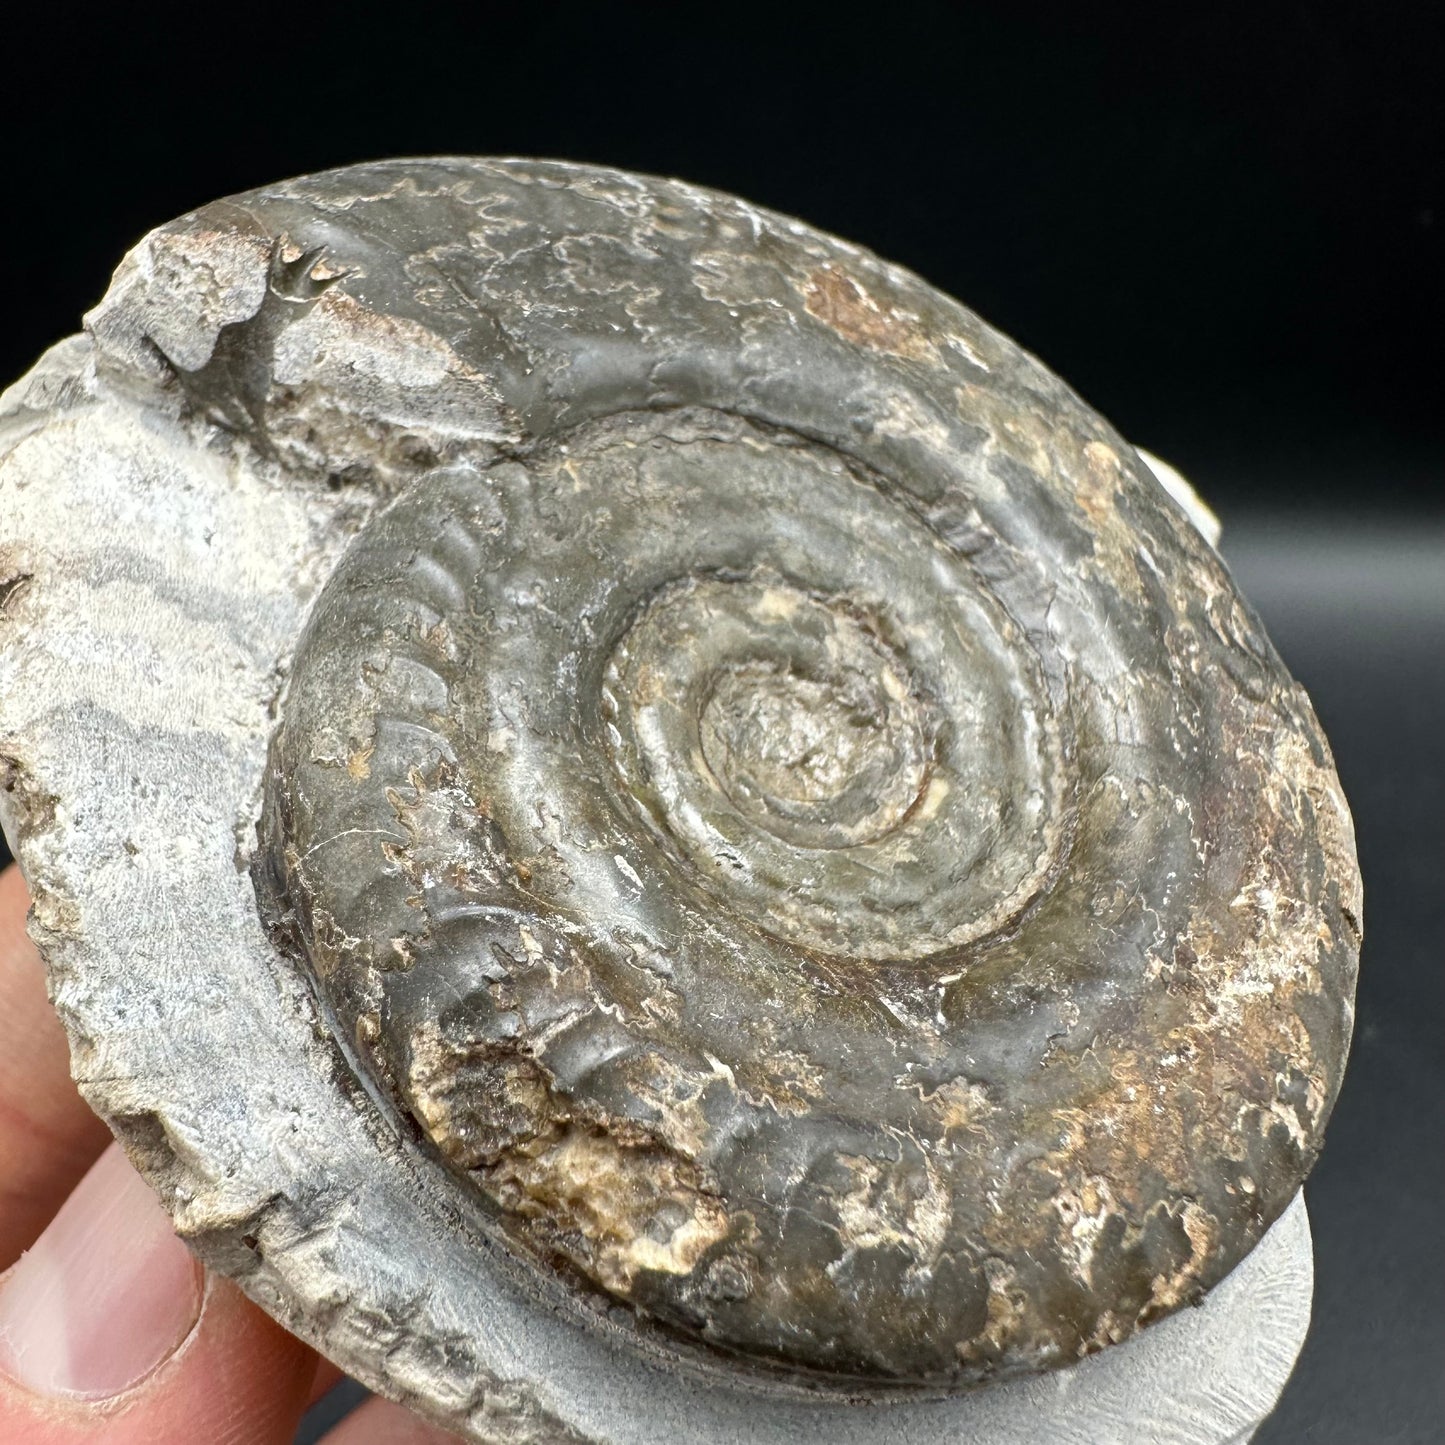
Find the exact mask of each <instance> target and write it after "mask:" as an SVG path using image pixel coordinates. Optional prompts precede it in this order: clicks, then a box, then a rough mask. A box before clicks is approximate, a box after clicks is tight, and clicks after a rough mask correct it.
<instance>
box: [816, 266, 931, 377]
mask: <svg viewBox="0 0 1445 1445" xmlns="http://www.w3.org/2000/svg"><path fill="white" fill-rule="evenodd" d="M803 303H804V305H805V306H806V307H807V310H808V314H809V315H811V316H816V317H817V318H818V320H819V321H821V322H822V323H823V324H824V325H825V326H828V327H831V328H832V329H833V330H834V331H836V332H837V333H838V335H839V336H841V337H842V338H843V339H844V340H845V341H851V342H852V343H853V345H855V346H866V347H868V348H869V349H870V350H872V351H883V352H887V353H888V354H889V355H890V356H903V357H907V358H908V359H909V360H911V361H930V362H937V360H938V351H937V349H936V348H935V347H934V345H933V343H932V342H931V341H930V340H929V339H928V338H927V336H925V335H924V334H923V332H922V331H921V330H920V329H919V326H918V322H917V318H916V317H914V316H910V315H909V314H908V313H907V312H904V311H900V310H899V309H898V308H897V307H896V306H889V307H887V308H885V307H883V306H880V305H879V304H878V302H877V301H876V300H875V299H874V298H873V297H872V296H870V295H869V294H868V292H867V291H865V290H864V289H863V286H862V284H861V283H860V282H858V281H856V280H855V279H854V278H853V277H852V276H849V275H848V274H847V273H846V272H844V271H841V270H839V269H838V267H836V266H834V265H832V264H831V263H830V264H828V265H826V266H820V267H818V269H817V270H816V271H814V272H813V274H812V275H811V276H810V277H809V278H808V284H807V286H806V287H804V289H803Z"/></svg>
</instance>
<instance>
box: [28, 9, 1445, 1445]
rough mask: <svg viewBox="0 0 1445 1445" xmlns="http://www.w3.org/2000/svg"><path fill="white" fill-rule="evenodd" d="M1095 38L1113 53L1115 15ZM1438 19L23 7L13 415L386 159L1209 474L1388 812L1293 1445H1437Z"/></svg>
mask: <svg viewBox="0 0 1445 1445" xmlns="http://www.w3.org/2000/svg"><path fill="white" fill-rule="evenodd" d="M1096 11H1102V12H1103V13H1094V12H1096ZM1438 15H1439V7H1438V6H1436V5H1433V4H1426V3H1419V4H1415V5H1405V4H1398V3H1388V0H1376V3H1372V4H1368V5H1365V4H1331V5H1324V4H1314V3H1309V4H1306V3H1288V4H1284V3H1282V4H1260V3H1258V0H1256V3H1250V4H1229V3H1216V4H1212V5H1209V6H1203V5H1188V6H1170V5H1156V6H1154V7H1152V8H1150V9H1147V10H1146V9H1143V8H1140V9H1138V10H1137V11H1134V10H1133V8H1132V7H1119V6H1107V7H1095V6H1087V5H1079V4H1077V3H1075V4H1071V5H1068V6H1064V5H1053V4H1037V3H1036V4H1024V3H1018V4H1015V5H1012V6H1005V5H1003V4H975V5H929V4H914V5H908V4H901V3H889V4H884V5H878V6H875V7H870V8H867V9H860V8H849V7H845V6H834V7H832V8H830V9H812V8H803V7H798V6H791V7H790V6H787V5H785V4H781V3H778V4H775V5H774V6H772V7H771V8H770V9H766V10H763V9H751V8H747V7H741V6H719V5H716V4H713V5H706V6H702V5H688V6H677V5H671V6H661V5H658V6H610V7H609V6H605V5H594V6H591V7H588V8H580V7H572V6H566V5H557V4H545V3H531V4H522V5H515V6H510V5H509V6H501V5H487V4H473V5H469V6H465V7H462V6H458V7H455V8H447V7H440V6H435V5H426V4H406V5H403V4H396V5H395V6H393V7H390V8H389V10H388V9H381V8H379V9H374V10H370V11H368V10H366V9H364V8H363V7H360V6H357V5H354V4H351V5H346V4H337V5H333V6H332V7H330V8H329V9H328V8H326V7H320V6H313V5H307V4H304V3H296V4H290V5H278V4H273V3H266V0H250V3H248V4H246V5H245V6H222V7H217V8H216V10H215V12H214V13H212V14H208V13H207V12H206V11H205V10H204V9H203V8H202V4H201V0H195V3H193V4H191V5H189V6H184V7H182V6H167V5H146V6H109V7H106V8H105V9H101V8H100V7H99V6H96V7H90V8H82V7H77V6H74V5H66V4H51V5H50V6H49V7H48V8H46V7H40V6H35V7H30V6H27V7H25V8H23V9H21V8H20V7H9V8H8V9H7V13H6V14H5V17H4V21H3V29H4V33H3V37H0V41H3V65H4V71H5V73H4V76H3V84H0V124H3V132H0V133H3V136H4V141H5V153H4V154H5V159H4V184H3V195H4V198H5V199H4V205H3V210H0V216H3V220H4V225H3V229H0V262H3V274H4V275H5V276H7V277H8V278H9V284H8V286H7V287H6V290H5V299H4V312H3V315H4V324H3V326H0V378H3V379H8V378H9V377H12V376H15V375H18V374H19V373H20V372H21V371H22V370H23V369H24V368H25V367H26V366H27V365H28V364H29V362H30V361H31V360H32V359H33V357H34V356H35V355H36V354H37V353H38V352H39V351H40V350H41V349H42V348H43V347H44V346H45V345H47V344H48V343H50V342H51V341H53V340H55V339H57V338H59V337H60V336H62V335H65V334H66V333H67V332H69V331H71V330H73V329H75V327H76V324H77V321H78V318H79V315H80V313H81V312H82V311H83V310H84V309H85V308H86V307H88V306H89V305H90V304H92V303H93V302H94V301H95V300H96V299H97V298H98V297H99V296H100V294H101V292H102V291H103V290H104V288H105V284H106V280H107V277H108V275H109V273H110V270H111V268H112V267H113V266H114V265H115V263H116V262H117V261H118V260H119V258H120V256H121V254H122V253H123V251H124V250H125V249H126V248H127V247H128V246H129V245H130V244H131V243H132V242H133V241H134V240H135V239H136V238H137V237H138V236H139V235H140V234H141V233H142V232H143V231H145V230H146V229H148V228H149V227H150V226H152V225H155V224H157V223H159V222H160V221H163V220H166V219H168V218H169V217H171V216H173V215H175V214H178V213H180V212H182V211H184V210H187V209H188V208H190V207H192V206H194V205H197V204H200V203H201V202H203V201H206V200H209V199H211V198H213V197H215V196H218V195H221V194H224V193H227V192H230V191H236V190H241V189H244V188H246V187H249V186H254V185H257V184H260V183H262V182H265V181H268V180H273V179H276V178H278V177H281V176H284V175H290V174H294V173H297V172H300V171H305V170H310V169H317V168H321V167H324V166H330V165H337V164H342V163H345V162H347V161H354V160H361V159H368V158H374V157H379V156H386V155H401V154H423V153H437V152H474V153H491V154H523V155H550V156H561V157H566V158H570V159H577V160H590V161H598V162H603V163H607V164H613V165H620V166H626V167H632V168H635V169H640V170H646V171H654V172H662V173H667V174H673V175H680V176H683V177H686V178H687V179H690V180H694V181H698V182H702V183H705V184H708V185H713V186H718V187H721V188H724V189H727V190H732V191H736V192H739V193H741V194H743V195H746V196H748V197H749V198H751V199H753V200H756V201H760V202H762V203H764V204H766V205H769V206H772V207H774V208H776V209H779V210H783V211H788V212H792V213H794V214H796V215H799V216H802V217H804V218H806V219H807V220H809V221H811V222H814V223H815V224H818V225H821V226H823V227H825V228H826V229H829V230H833V231H836V232H839V233H841V234H843V235H845V236H848V237H850V238H852V239H855V240H858V241H861V242H863V243H865V244H867V245H869V246H871V247H873V248H874V249H875V250H878V251H880V252H881V253H883V254H884V255H886V256H888V257H890V258H891V259H893V260H897V261H901V262H903V263H905V264H906V265H908V266H911V267H912V268H913V269H915V270H916V271H918V272H920V273H921V274H922V275H924V276H925V277H927V278H928V279H929V280H930V281H932V282H934V283H935V284H937V285H939V286H941V287H942V288H943V289H945V290H947V291H950V292H952V293H954V294H955V295H957V296H959V297H960V298H961V299H963V300H964V301H966V302H967V303H968V304H969V305H971V306H973V307H974V308H975V309H976V310H978V311H979V312H981V313H982V314H983V315H984V316H985V317H987V318H988V319H989V320H991V321H992V322H994V323H995V324H996V325H999V326H1001V327H1002V328H1003V329H1004V330H1005V331H1007V332H1009V333H1010V334H1012V335H1013V336H1015V337H1016V338H1017V339H1018V340H1020V341H1021V342H1022V343H1023V344H1024V345H1026V346H1028V347H1029V348H1030V349H1031V350H1033V351H1035V352H1037V353H1038V354H1039V355H1040V356H1042V357H1043V358H1044V359H1045V361H1047V362H1048V363H1049V364H1050V365H1051V366H1052V367H1053V368H1054V369H1055V370H1056V371H1058V372H1060V373H1061V374H1062V375H1063V376H1065V377H1066V378H1067V379H1068V380H1069V381H1070V382H1071V383H1072V384H1073V385H1074V386H1075V387H1076V388H1077V389H1078V390H1079V391H1080V392H1082V394H1083V395H1084V396H1085V397H1086V398H1087V399H1088V400H1089V401H1091V402H1092V403H1093V404H1094V405H1096V406H1097V407H1098V408H1099V409H1100V410H1101V411H1103V412H1104V413H1105V414H1106V415H1107V416H1109V417H1110V418H1111V420H1113V421H1114V422H1115V423H1116V424H1117V425H1118V426H1119V427H1120V429H1121V430H1122V431H1123V432H1124V433H1125V434H1126V435H1128V436H1129V437H1131V438H1132V439H1134V440H1135V441H1137V442H1139V443H1141V444H1143V445H1145V446H1147V447H1149V448H1151V449H1152V450H1154V451H1156V452H1158V453H1159V454H1161V455H1162V456H1164V457H1166V458H1168V459H1170V460H1172V461H1174V462H1175V463H1176V464H1178V465H1179V466H1180V467H1181V468H1183V469H1184V470H1185V471H1186V472H1187V473H1188V474H1189V475H1191V476H1192V477H1193V479H1194V480H1195V482H1196V484H1197V485H1198V486H1199V487H1200V489H1201V490H1202V491H1203V492H1204V493H1205V494H1206V496H1208V497H1209V499H1210V500H1211V501H1212V502H1213V503H1214V504H1215V506H1216V507H1217V509H1218V510H1219V511H1220V512H1221V513H1222V515H1223V517H1224V521H1225V544H1224V545H1225V552H1226V555H1227V557H1228V558H1229V560H1230V561H1231V564H1232V565H1233V567H1234V569H1235V572H1236V575H1237V576H1238V577H1239V579H1240V581H1241V584H1242V585H1243V586H1244V588H1245V590H1246V591H1247V592H1248V593H1249V594H1250V596H1251V597H1252V598H1253V599H1254V601H1255V602H1256V603H1257V605H1258V606H1259V608H1260V610H1261V612H1262V613H1263V615H1264V618H1265V621H1266V623H1267V624H1268V625H1269V627H1270V630H1271V632H1272V634H1273V635H1274V637H1275V640H1276V642H1277V643H1278V644H1279V646H1280V648H1281V650H1282V651H1283V653H1284V654H1285V657H1286V659H1287V660H1288V661H1289V662H1290V663H1291V665H1292V666H1293V667H1294V669H1295V671H1296V672H1297V674H1298V675H1299V676H1300V677H1301V679H1302V680H1303V681H1304V682H1305V684H1306V686H1308V687H1309V689H1310V691H1311V693H1312V695H1313V696H1314V698H1315V701H1316V704H1317V706H1318V709H1319V711H1320V714H1321V717H1322V719H1323V721H1324V724H1325V727H1326V730H1327V731H1328V732H1329V734H1330V736H1331V738H1332V740H1333V742H1334V744H1335V747H1336V752H1337V756H1338V761H1339V766H1340V772H1341V776H1342V778H1343V780H1344V783H1345V787H1346V790H1347V792H1348V793H1349V795H1350V797H1351V800H1352V803H1353V804H1354V807H1355V811H1356V818H1357V823H1358V827H1359V837H1360V845H1361V853H1362V858H1363V864H1364V870H1365V879H1366V929H1367V935H1368V936H1367V942H1366V946H1365V955H1364V961H1363V969H1362V974H1361V983H1360V999H1359V1027H1358V1031H1357V1038H1356V1046H1355V1051H1354V1056H1353V1060H1352V1063H1351V1068H1350V1073H1349V1076H1348V1078H1347V1081H1346V1085H1345V1090H1344V1094H1343V1095H1342V1098H1341V1102H1340V1105H1339V1108H1338V1111H1337V1113H1336V1116H1335V1120H1334V1122H1333V1124H1332V1126H1331V1137H1330V1140H1329V1143H1328V1147H1327V1149H1326V1152H1325V1157H1324V1160H1323V1162H1322V1164H1321V1165H1320V1168H1319V1169H1318V1171H1317V1172H1316V1174H1315V1176H1314V1177H1313V1179H1312V1181H1311V1185H1310V1190H1309V1197H1310V1204H1311V1211H1312V1216H1313V1219H1314V1224H1315V1229H1316V1238H1317V1251H1318V1290H1317V1297H1316V1317H1315V1324H1314V1328H1313V1331H1312V1335H1311V1340H1310V1343H1309V1345H1308V1346H1307V1348H1306V1351H1305V1355H1304V1358H1303V1361H1302V1363H1301V1366H1300V1369H1299V1371H1298V1372H1297V1374H1296V1377H1295V1380H1294V1381H1293V1382H1292V1384H1291V1386H1290V1388H1289V1390H1288V1391H1287V1392H1286V1396H1285V1400H1284V1402H1283V1404H1282V1406H1281V1408H1280V1410H1279V1412H1278V1414H1277V1416H1276V1418H1275V1419H1274V1420H1273V1421H1272V1422H1271V1423H1270V1424H1269V1425H1268V1426H1267V1427H1266V1428H1265V1430H1264V1431H1263V1432H1262V1434H1261V1437H1260V1438H1261V1441H1262V1442H1265V1441H1267V1442H1270V1445H1292V1442H1305V1441H1307V1442H1316V1445H1407V1442H1408V1445H1417V1442H1418V1445H1427V1442H1438V1441H1439V1440H1441V1439H1442V1438H1445V1306H1442V1304H1441V1303H1440V1301H1441V1298H1442V1290H1445V1247H1442V1242H1441V1241H1442V1235H1445V1230H1442V1222H1445V1221H1442V1217H1441V1201H1442V1199H1445V1163H1442V1160H1445V1149H1442V1144H1445V1063H1442V1047H1441V1043H1440V1039H1441V1029H1442V1024H1445V981H1442V980H1445V970H1442V967H1441V964H1442V961H1445V960H1442V938H1445V848H1442V843H1441V826H1440V818H1441V816H1442V813H1445V781H1442V767H1441V763H1440V737H1441V714H1442V708H1445V683H1442V666H1441V665H1442V662H1445V405H1442V403H1441V395H1440V393H1441V383H1442V380H1445V366H1442V351H1445V345H1442V336H1445V285H1442V280H1441V277H1442V261H1445V248H1442V234H1445V195H1442V179H1445V45H1442V33H1441V22H1440V20H1439V18H1438Z"/></svg>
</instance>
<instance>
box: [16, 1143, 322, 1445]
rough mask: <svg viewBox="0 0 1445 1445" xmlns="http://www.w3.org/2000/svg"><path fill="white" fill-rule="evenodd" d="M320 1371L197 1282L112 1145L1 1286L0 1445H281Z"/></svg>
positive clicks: (213, 1286)
mask: <svg viewBox="0 0 1445 1445" xmlns="http://www.w3.org/2000/svg"><path fill="white" fill-rule="evenodd" d="M316 1363H317V1361H316V1356H315V1355H314V1354H313V1353H312V1352H311V1351H310V1350H308V1349H307V1348H306V1347H305V1346H304V1345H303V1344H301V1342H300V1341H299V1340H297V1339H295V1338H294V1337H292V1336H291V1335H289V1334H287V1333H286V1331H284V1330H283V1329H282V1328H281V1327H280V1326H279V1325H277V1324H276V1323H275V1322H274V1321H272V1320H271V1319H269V1318H268V1317H267V1316H266V1315H264V1314H262V1312H261V1311H260V1310H258V1309H257V1308H256V1307H255V1306H254V1305H253V1304H251V1303H250V1301H249V1300H247V1299H246V1298H245V1297H244V1296H243V1295H242V1294H241V1293H240V1291H239V1290H237V1289H236V1287H235V1286H234V1285H232V1284H231V1283H230V1282H229V1281H226V1280H222V1279H219V1278H216V1277H213V1276H208V1275H207V1274H205V1272H204V1271H203V1270H202V1269H201V1267H200V1265H199V1264H198V1263H197V1262H196V1261H195V1260H194V1258H193V1257H192V1256H191V1254H190V1252H189V1251H188V1250H187V1249H186V1247H185V1245H183V1244H182V1243H181V1241H180V1240H179V1239H177V1238H176V1236H175V1234H174V1233H173V1232H172V1230H171V1225H170V1220H169V1219H168V1218H167V1217H166V1214H165V1212H164V1210H163V1209H162V1208H161V1206H160V1203H159V1201H158V1200H156V1198H155V1196H154V1195H153V1194H152V1193H151V1191H150V1190H149V1188H148V1187H147V1186H146V1184H145V1183H144V1181H143V1180H142V1179H141V1178H140V1176H139V1175H137V1174H136V1173H135V1171H134V1170H133V1169H132V1168H131V1167H130V1165H129V1164H128V1163H127V1162H126V1160H125V1157H124V1155H123V1154H122V1153H121V1151H120V1149H119V1148H118V1147H117V1146H115V1145H112V1146H111V1147H110V1148H109V1149H107V1150H106V1151H105V1153H104V1154H102V1155H101V1157H100V1159H99V1161H98V1162H97V1163H96V1164H95V1165H94V1166H93V1167H92V1168H91V1170H90V1172H89V1173H88V1174H87V1175H86V1176H85V1178H84V1179H83V1180H82V1181H81V1182H80V1183H79V1184H78V1185H77V1186H76V1188H75V1190H74V1192H73V1193H72V1194H71V1196H70V1198H69V1199H68V1200H67V1201H66V1203H65V1204H64V1205H63V1206H62V1207H61V1209H60V1211H59V1213H58V1214H57V1215H56V1216H55V1218H54V1219H53V1220H52V1221H51V1223H50V1225H49V1227H48V1228H47V1229H46V1230H45V1232H44V1234H42V1235H41V1237H40V1239H39V1240H38V1241H37V1242H36V1244H35V1247H34V1248H33V1249H31V1250H30V1251H28V1252H27V1253H26V1254H24V1255H23V1256H22V1257H21V1259H20V1261H19V1263H17V1264H16V1265H15V1267H14V1268H13V1269H12V1270H11V1271H10V1272H9V1274H7V1275H5V1276H4V1277H3V1278H0V1440H6V1441H10V1440H14V1441H21V1440H23V1441H25V1442H26V1445H194V1442H196V1441H198V1440H204V1441H207V1442H208V1445H210V1442H214V1445H289V1442H290V1440H291V1439H292V1437H293V1435H294V1434H295V1430H296V1424H297V1421H298V1419H299V1418H300V1415H301V1412H302V1409H303V1408H304V1407H305V1403H306V1397H307V1393H308V1391H309V1388H310V1385H311V1381H312V1378H313V1376H314V1374H315V1371H316Z"/></svg>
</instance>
